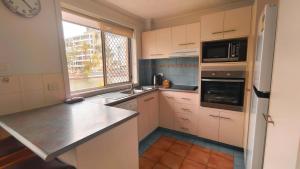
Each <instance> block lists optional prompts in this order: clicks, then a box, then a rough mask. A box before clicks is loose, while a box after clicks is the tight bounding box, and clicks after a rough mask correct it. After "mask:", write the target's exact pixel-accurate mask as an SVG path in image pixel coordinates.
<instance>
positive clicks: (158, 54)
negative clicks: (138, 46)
mask: <svg viewBox="0 0 300 169" xmlns="http://www.w3.org/2000/svg"><path fill="white" fill-rule="evenodd" d="M160 55H164V54H160V53H157V54H151V56H160Z"/></svg>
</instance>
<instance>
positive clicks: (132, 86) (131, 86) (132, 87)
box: [130, 83, 134, 91]
mask: <svg viewBox="0 0 300 169" xmlns="http://www.w3.org/2000/svg"><path fill="white" fill-rule="evenodd" d="M133 89H134V83H131V85H130V90H131V91H132V90H133Z"/></svg>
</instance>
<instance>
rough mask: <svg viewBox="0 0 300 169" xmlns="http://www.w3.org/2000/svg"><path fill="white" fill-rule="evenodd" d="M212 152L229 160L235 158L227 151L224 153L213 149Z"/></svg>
mask: <svg viewBox="0 0 300 169" xmlns="http://www.w3.org/2000/svg"><path fill="white" fill-rule="evenodd" d="M212 154H215V155H217V156H220V157H223V158H225V159H227V160H230V161H233V160H234V158H233V155H230V154H227V153H223V152H219V151H215V150H212Z"/></svg>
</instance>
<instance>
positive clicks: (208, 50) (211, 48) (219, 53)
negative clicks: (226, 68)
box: [202, 38, 247, 63]
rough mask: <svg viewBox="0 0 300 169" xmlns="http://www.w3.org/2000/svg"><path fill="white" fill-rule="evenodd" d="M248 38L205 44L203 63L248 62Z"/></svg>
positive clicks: (203, 47)
mask: <svg viewBox="0 0 300 169" xmlns="http://www.w3.org/2000/svg"><path fill="white" fill-rule="evenodd" d="M246 56H247V38H242V39H233V40H223V41H214V42H204V43H203V46H202V62H203V63H207V62H241V61H246Z"/></svg>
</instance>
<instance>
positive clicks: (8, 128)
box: [0, 112, 139, 161]
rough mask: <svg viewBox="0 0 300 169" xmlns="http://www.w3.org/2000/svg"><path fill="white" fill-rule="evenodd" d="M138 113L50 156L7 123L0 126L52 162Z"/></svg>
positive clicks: (136, 114)
mask: <svg viewBox="0 0 300 169" xmlns="http://www.w3.org/2000/svg"><path fill="white" fill-rule="evenodd" d="M138 114H139V113H138V112H136V113H134V114H132V115H130V116H128V117H126V118H124V119H122V120H119V121H117V122H115V123H113V124H111V125H109V126H107V127H105V128H103V129H101V130H99V131H97V132H95V133H92V134H90V135H89V136H86V137H84V138H82V139H80V140H78V141H76V142H74V143H72V144H69V145H68V146H65V147H63V148H61V149H59V150H56V151H54V152H53V153H50V154H47V152H44V151H43V150H42V149H41V148H39V147H37V146H35V145H34V144H32V143H31V142H30V141H28V140H27V139H26V138H25V137H23V136H21V135H20V134H18V133H17V132H15V131H14V130H13V129H11V128H10V127H8V126H7V125H6V124H5V123H3V122H1V121H0V126H1V127H3V128H4V129H5V130H7V131H8V132H9V133H10V134H11V135H12V136H13V137H15V138H17V140H19V141H20V142H21V143H22V144H24V145H25V146H26V147H28V148H29V149H30V150H31V151H33V152H34V153H36V154H37V155H38V156H39V157H41V158H42V159H43V160H45V161H50V160H53V159H55V158H56V157H58V156H59V155H62V154H63V153H65V152H68V151H69V150H71V149H73V148H75V147H77V146H79V145H81V144H83V143H85V142H87V141H89V140H91V139H93V138H95V137H96V136H98V135H101V134H102V133H105V132H106V131H108V130H110V129H112V128H114V127H117V126H119V125H121V124H123V123H124V122H126V121H128V120H130V119H132V118H134V117H137V116H138Z"/></svg>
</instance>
